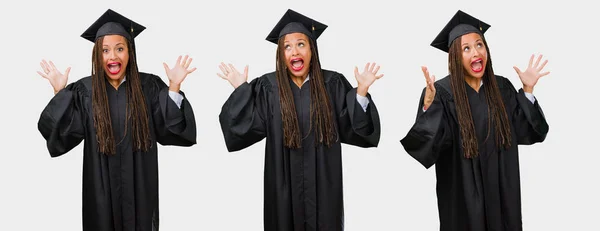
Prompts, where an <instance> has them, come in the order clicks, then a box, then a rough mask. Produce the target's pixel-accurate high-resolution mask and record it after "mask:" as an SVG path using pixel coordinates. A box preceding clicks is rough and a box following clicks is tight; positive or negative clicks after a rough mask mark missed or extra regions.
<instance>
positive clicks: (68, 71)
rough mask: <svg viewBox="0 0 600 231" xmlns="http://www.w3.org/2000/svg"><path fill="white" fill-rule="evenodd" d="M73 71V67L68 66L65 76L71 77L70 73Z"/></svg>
mask: <svg viewBox="0 0 600 231" xmlns="http://www.w3.org/2000/svg"><path fill="white" fill-rule="evenodd" d="M70 72H71V67H67V69H66V70H65V77H67V78H69V73H70Z"/></svg>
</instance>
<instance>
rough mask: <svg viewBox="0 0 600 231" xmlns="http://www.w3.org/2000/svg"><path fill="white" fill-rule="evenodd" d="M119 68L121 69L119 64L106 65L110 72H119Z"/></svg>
mask: <svg viewBox="0 0 600 231" xmlns="http://www.w3.org/2000/svg"><path fill="white" fill-rule="evenodd" d="M120 70H121V66H120V65H109V66H108V71H110V72H111V73H119V71H120Z"/></svg>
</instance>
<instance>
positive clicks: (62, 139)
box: [38, 83, 85, 157]
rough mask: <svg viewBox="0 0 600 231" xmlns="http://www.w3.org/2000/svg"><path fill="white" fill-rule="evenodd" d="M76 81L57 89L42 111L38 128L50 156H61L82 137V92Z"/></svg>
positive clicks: (79, 141) (77, 143)
mask: <svg viewBox="0 0 600 231" xmlns="http://www.w3.org/2000/svg"><path fill="white" fill-rule="evenodd" d="M79 87H80V86H79V84H77V83H71V84H69V85H68V86H66V87H65V88H64V89H62V90H61V91H59V92H58V93H57V94H56V95H55V96H54V97H53V98H52V99H51V100H50V102H49V103H48V105H46V107H45V108H44V110H43V111H42V113H41V115H40V118H39V121H38V130H39V132H40V133H41V134H42V136H43V137H44V139H46V146H47V148H48V151H49V152H50V156H51V157H57V156H61V155H63V154H65V153H67V152H68V151H70V150H71V149H73V148H74V147H75V146H77V145H79V143H81V141H82V140H83V139H84V134H85V133H84V128H83V122H82V120H83V115H84V113H82V112H83V108H82V94H81V93H80V90H79V89H78V88H79Z"/></svg>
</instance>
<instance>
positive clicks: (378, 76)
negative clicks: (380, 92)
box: [375, 74, 383, 79]
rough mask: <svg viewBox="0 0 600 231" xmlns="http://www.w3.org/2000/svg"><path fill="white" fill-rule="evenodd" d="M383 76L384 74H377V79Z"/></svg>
mask: <svg viewBox="0 0 600 231" xmlns="http://www.w3.org/2000/svg"><path fill="white" fill-rule="evenodd" d="M381 77H383V74H381V75H376V76H375V78H377V79H381Z"/></svg>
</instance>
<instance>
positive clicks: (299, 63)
mask: <svg viewBox="0 0 600 231" xmlns="http://www.w3.org/2000/svg"><path fill="white" fill-rule="evenodd" d="M292 66H294V67H301V66H302V61H295V62H293V63H292Z"/></svg>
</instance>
